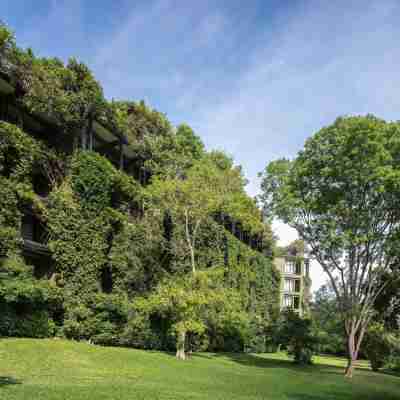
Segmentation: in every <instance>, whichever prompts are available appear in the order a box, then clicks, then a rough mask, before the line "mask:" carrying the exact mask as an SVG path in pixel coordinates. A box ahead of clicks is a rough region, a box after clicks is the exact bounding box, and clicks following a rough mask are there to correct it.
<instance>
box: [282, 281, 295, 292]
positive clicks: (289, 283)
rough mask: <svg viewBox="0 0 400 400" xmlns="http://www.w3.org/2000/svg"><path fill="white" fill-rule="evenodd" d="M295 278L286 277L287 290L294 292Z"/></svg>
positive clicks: (285, 286) (285, 285) (285, 287)
mask: <svg viewBox="0 0 400 400" xmlns="http://www.w3.org/2000/svg"><path fill="white" fill-rule="evenodd" d="M294 286H295V285H294V279H285V282H284V289H285V292H293V291H294Z"/></svg>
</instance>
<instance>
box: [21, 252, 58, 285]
mask: <svg viewBox="0 0 400 400" xmlns="http://www.w3.org/2000/svg"><path fill="white" fill-rule="evenodd" d="M24 258H25V262H26V263H27V264H28V265H32V267H33V275H34V277H35V278H36V279H43V278H45V279H50V278H51V276H52V275H53V273H54V265H53V262H52V260H51V258H50V257H46V256H27V255H26V256H24Z"/></svg>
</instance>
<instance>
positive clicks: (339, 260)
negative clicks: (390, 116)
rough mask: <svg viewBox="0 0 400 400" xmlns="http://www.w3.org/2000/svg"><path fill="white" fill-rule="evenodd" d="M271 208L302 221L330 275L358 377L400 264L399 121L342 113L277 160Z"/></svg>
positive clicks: (270, 179) (269, 189)
mask: <svg viewBox="0 0 400 400" xmlns="http://www.w3.org/2000/svg"><path fill="white" fill-rule="evenodd" d="M262 191H263V195H262V199H263V201H264V206H265V209H266V210H268V211H269V212H272V213H273V214H274V215H275V216H276V217H278V218H280V219H281V220H283V221H284V222H286V223H287V224H289V225H290V226H292V227H293V228H295V229H296V230H297V232H298V234H299V236H300V238H301V239H303V240H304V241H305V242H306V243H307V244H308V246H309V247H310V252H311V255H312V256H313V257H315V259H316V260H317V261H318V262H319V263H320V264H321V266H322V268H323V269H324V271H325V272H326V274H327V275H328V277H329V280H330V283H331V285H332V288H333V290H334V292H335V294H336V297H337V300H338V304H339V310H340V313H341V315H342V317H343V321H344V326H345V332H346V340H347V350H348V365H347V368H346V376H348V377H351V376H352V373H353V369H354V363H355V361H356V360H357V357H358V353H359V350H360V346H361V343H362V340H363V337H364V334H365V330H366V328H367V326H368V324H369V322H370V320H371V318H372V316H373V304H374V302H375V299H376V298H377V297H378V295H379V294H380V292H381V291H382V290H383V288H384V286H385V283H384V282H383V281H382V279H381V277H382V274H383V273H385V272H386V271H389V270H390V269H391V268H394V265H395V264H396V258H397V257H396V251H395V248H396V243H398V238H399V230H400V224H399V222H400V125H399V124H398V123H386V122H385V121H382V120H380V119H377V118H375V117H373V116H366V117H347V118H339V119H337V120H336V121H335V123H334V124H333V125H331V126H329V127H326V128H323V129H321V130H320V131H319V132H318V133H316V134H315V135H314V136H313V137H311V138H310V139H308V140H307V142H306V144H305V146H304V149H303V150H302V151H300V152H299V153H298V155H297V157H296V158H295V159H293V160H292V161H289V160H285V159H281V160H278V161H274V162H271V163H270V164H269V165H268V166H267V167H266V169H265V172H264V174H263V181H262Z"/></svg>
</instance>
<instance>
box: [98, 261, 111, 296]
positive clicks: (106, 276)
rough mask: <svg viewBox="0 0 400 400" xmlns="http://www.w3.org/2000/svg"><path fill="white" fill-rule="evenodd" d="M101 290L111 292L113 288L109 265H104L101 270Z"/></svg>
mask: <svg viewBox="0 0 400 400" xmlns="http://www.w3.org/2000/svg"><path fill="white" fill-rule="evenodd" d="M101 290H102V291H103V292H104V293H111V292H112V290H113V279H112V272H111V268H110V267H104V268H103V269H102V271H101Z"/></svg>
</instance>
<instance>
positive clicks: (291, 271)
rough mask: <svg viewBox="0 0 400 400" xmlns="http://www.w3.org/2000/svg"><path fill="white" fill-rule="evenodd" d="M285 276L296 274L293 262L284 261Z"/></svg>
mask: <svg viewBox="0 0 400 400" xmlns="http://www.w3.org/2000/svg"><path fill="white" fill-rule="evenodd" d="M284 272H285V274H295V273H296V263H295V262H294V261H286V263H285V267H284Z"/></svg>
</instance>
